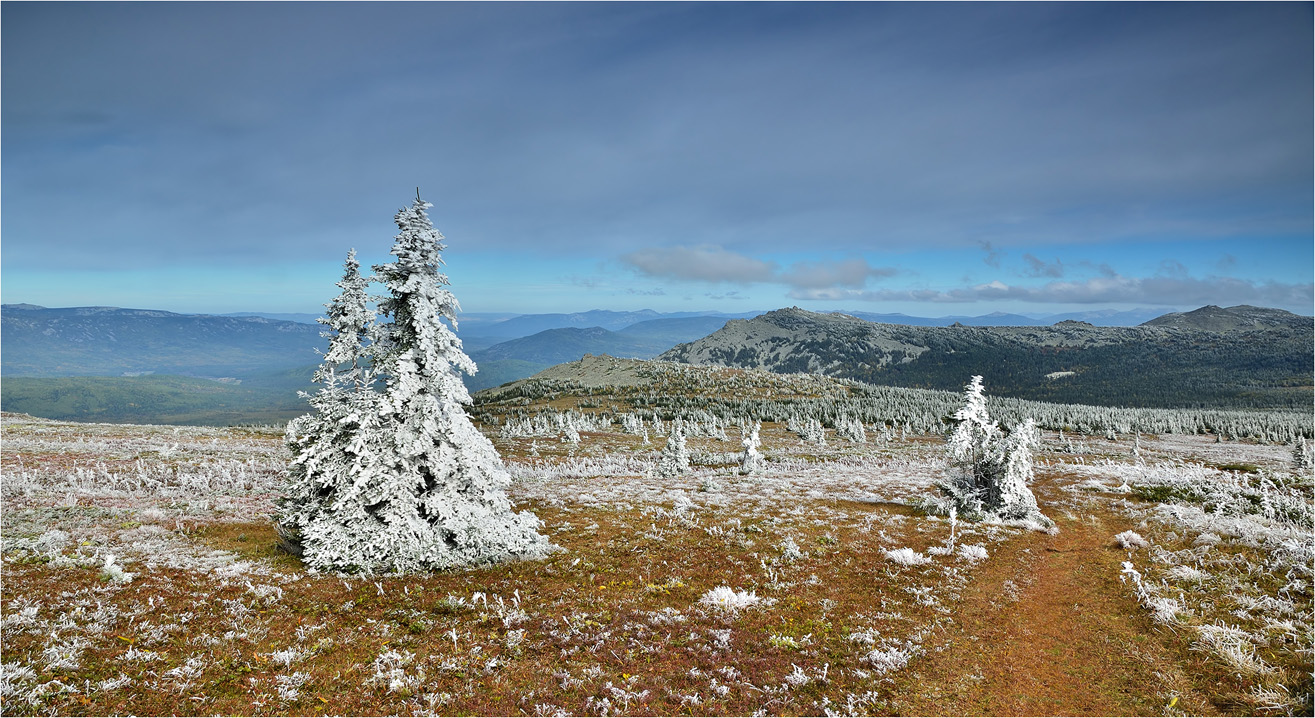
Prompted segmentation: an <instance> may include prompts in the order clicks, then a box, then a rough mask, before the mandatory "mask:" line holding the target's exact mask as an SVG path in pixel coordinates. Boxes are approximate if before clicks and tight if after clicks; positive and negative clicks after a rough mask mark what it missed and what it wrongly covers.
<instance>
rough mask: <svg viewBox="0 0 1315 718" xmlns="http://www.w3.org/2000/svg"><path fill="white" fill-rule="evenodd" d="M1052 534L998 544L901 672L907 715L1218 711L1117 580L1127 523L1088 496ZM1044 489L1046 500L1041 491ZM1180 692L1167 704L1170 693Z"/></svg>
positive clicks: (1053, 511) (1049, 488) (1051, 508)
mask: <svg viewBox="0 0 1315 718" xmlns="http://www.w3.org/2000/svg"><path fill="white" fill-rule="evenodd" d="M1036 488H1037V489H1038V490H1037V494H1038V498H1039V499H1040V500H1041V503H1042V510H1043V511H1045V512H1047V514H1048V515H1050V516H1051V517H1052V518H1054V519H1056V521H1057V523H1058V524H1059V527H1060V533H1059V535H1057V536H1048V535H1044V534H1030V535H1025V536H1020V537H1018V538H1016V539H1014V540H1013V541H1011V542H1009V543H1007V544H1001V545H998V546H997V548H996V554H995V556H993V557H992V560H991V562H990V563H989V565H988V566H986V567H984V568H983V569H982V571H981V573H980V574H979V575H977V576H976V577H974V579H973V580H972V582H971V583H970V584H969V586H968V587H967V588H966V589H965V590H964V593H963V596H962V601H961V602H960V603H959V604H957V605H956V606H955V609H956V610H955V614H954V619H955V628H953V629H951V631H950V632H949V634H948V635H946V636H944V637H943V638H944V639H945V640H944V641H943V642H942V644H941V645H942V646H943V648H942V650H940V651H939V652H937V651H935V650H933V651H931V652H929V654H928V655H926V656H924V657H923V658H922V659H921V660H919V661H918V662H917V663H916V664H915V665H913V666H911V670H910V672H909V674H907V675H906V676H905V677H904V678H903V679H902V683H903V685H902V686H901V690H899V691H897V692H896V693H897V695H901V701H900V703H899V704H898V705H897V706H896V709H897V710H898V711H899V712H900V713H902V714H906V715H1037V716H1039V715H1164V714H1166V712H1169V713H1174V714H1182V713H1188V714H1195V715H1214V714H1217V713H1218V709H1217V708H1215V707H1214V706H1213V705H1211V704H1210V703H1209V702H1208V701H1207V700H1206V699H1205V698H1204V697H1202V696H1201V695H1200V694H1199V693H1197V692H1195V691H1194V690H1193V689H1192V687H1191V683H1190V680H1189V679H1188V678H1187V676H1186V675H1185V673H1184V671H1183V670H1182V669H1181V668H1180V667H1179V665H1178V663H1177V661H1176V660H1175V658H1174V657H1173V655H1172V654H1171V652H1170V651H1169V650H1168V649H1167V648H1165V646H1164V643H1163V642H1162V641H1161V639H1160V637H1159V636H1157V635H1155V634H1154V633H1153V629H1152V625H1151V622H1150V620H1149V618H1148V617H1147V615H1146V613H1145V612H1144V611H1142V610H1141V609H1140V607H1139V606H1138V605H1137V604H1136V602H1135V601H1134V600H1133V599H1132V598H1131V597H1130V596H1129V594H1128V592H1127V590H1126V589H1125V588H1124V587H1123V586H1122V585H1121V583H1120V581H1119V568H1120V564H1121V562H1122V561H1123V559H1124V558H1125V555H1124V553H1123V552H1122V551H1120V550H1118V549H1117V548H1115V547H1114V545H1113V541H1112V539H1113V537H1114V535H1115V534H1117V533H1119V532H1121V531H1124V530H1126V529H1128V528H1130V526H1128V525H1127V524H1126V520H1124V519H1120V518H1119V517H1116V516H1114V515H1112V514H1110V513H1108V512H1106V511H1102V510H1100V509H1099V507H1097V506H1095V505H1093V506H1091V507H1090V510H1083V511H1081V512H1075V514H1077V515H1076V516H1075V517H1074V518H1066V517H1065V516H1064V514H1065V512H1064V511H1063V510H1062V509H1060V508H1059V507H1058V506H1056V505H1055V500H1054V499H1058V498H1059V497H1060V494H1059V492H1058V491H1057V490H1056V489H1055V487H1054V486H1053V485H1042V486H1038V487H1036ZM1048 498H1049V499H1052V500H1051V501H1047V500H1046V499H1048ZM1175 697H1176V698H1177V701H1176V702H1175V704H1174V706H1173V709H1172V710H1170V709H1169V703H1170V702H1171V701H1173V700H1174V698H1175Z"/></svg>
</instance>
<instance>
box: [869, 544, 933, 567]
mask: <svg viewBox="0 0 1315 718" xmlns="http://www.w3.org/2000/svg"><path fill="white" fill-rule="evenodd" d="M881 553H883V554H885V555H886V560H888V561H891V562H894V563H897V564H900V565H901V566H922V565H925V564H929V563H931V558H930V557H928V556H924V555H922V554H920V553H918V552H917V551H914V550H913V549H911V548H898V549H894V550H890V549H882V550H881Z"/></svg>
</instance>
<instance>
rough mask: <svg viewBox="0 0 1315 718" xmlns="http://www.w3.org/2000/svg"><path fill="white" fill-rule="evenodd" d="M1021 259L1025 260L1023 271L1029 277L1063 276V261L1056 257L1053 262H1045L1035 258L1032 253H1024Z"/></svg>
mask: <svg viewBox="0 0 1315 718" xmlns="http://www.w3.org/2000/svg"><path fill="white" fill-rule="evenodd" d="M1023 261H1024V262H1027V269H1026V270H1025V273H1026V274H1027V276H1029V277H1062V276H1064V263H1063V262H1061V261H1059V260H1058V259H1056V260H1055V261H1054V262H1051V263H1049V264H1047V263H1046V262H1043V261H1041V260H1040V259H1037V258H1036V256H1034V255H1032V254H1024V255H1023Z"/></svg>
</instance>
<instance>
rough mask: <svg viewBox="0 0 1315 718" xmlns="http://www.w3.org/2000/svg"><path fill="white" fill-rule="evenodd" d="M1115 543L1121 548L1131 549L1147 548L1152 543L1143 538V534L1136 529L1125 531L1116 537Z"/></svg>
mask: <svg viewBox="0 0 1315 718" xmlns="http://www.w3.org/2000/svg"><path fill="white" fill-rule="evenodd" d="M1114 543H1115V544H1117V545H1118V547H1119V548H1123V549H1128V550H1131V551H1136V550H1137V549H1139V548H1146V547H1147V546H1150V545H1151V543H1150V542H1149V541H1147V540H1146V539H1145V538H1142V535H1141V534H1139V533H1137V532H1136V531H1124V532H1123V533H1121V534H1119V535H1118V536H1115V537H1114Z"/></svg>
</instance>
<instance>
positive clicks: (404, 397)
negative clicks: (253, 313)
mask: <svg viewBox="0 0 1315 718" xmlns="http://www.w3.org/2000/svg"><path fill="white" fill-rule="evenodd" d="M431 206H432V205H430V204H429V203H428V202H424V201H422V200H420V199H419V197H417V198H416V201H415V202H414V203H412V204H411V206H410V207H409V208H407V209H403V210H400V211H399V212H398V213H397V216H396V218H395V219H396V222H397V226H398V228H399V229H400V230H401V231H400V233H399V234H398V235H397V236H396V238H395V242H394V244H393V250H392V254H393V255H394V256H395V257H396V261H394V262H392V263H389V264H382V265H376V266H375V267H374V271H375V276H374V279H375V280H377V281H378V282H380V283H381V284H383V285H384V287H385V288H386V289H387V290H388V294H387V295H385V296H383V297H382V298H381V301H380V302H379V304H378V311H379V315H380V316H381V317H383V318H386V319H389V321H387V322H378V321H376V320H375V315H374V314H373V313H372V312H370V311H369V310H368V308H366V305H365V302H366V296H365V293H364V289H363V287H364V280H362V279H361V278H360V276H359V274H358V273H357V271H356V270H357V265H356V263H355V256H354V255H349V256H348V262H347V269H346V272H345V275H344V278H343V281H342V282H340V283H339V285H338V286H340V287H342V289H343V293H342V295H341V296H340V297H339V298H338V299H336V300H335V301H334V302H333V303H331V304H329V305H327V306H328V308H329V312H328V319H327V320H325V322H324V323H325V324H327V325H328V326H329V327H330V329H331V330H332V331H331V332H330V348H329V351H328V353H326V355H325V358H324V364H323V365H322V366H321V368H320V370H319V371H318V372H317V373H316V380H317V381H318V382H320V384H321V389H320V390H319V391H318V392H316V394H314V395H313V396H310V397H309V399H310V403H311V405H312V406H313V407H314V408H315V410H316V411H315V413H314V414H307V415H305V416H302V417H299V418H297V419H295V420H293V421H292V422H290V423H289V424H288V429H287V443H288V447H289V448H290V449H291V451H292V454H293V460H292V464H291V466H290V467H289V468H288V472H287V479H286V482H285V486H284V497H283V499H282V500H281V502H280V506H279V512H278V516H277V519H276V520H277V524H278V528H279V533H280V536H281V537H282V543H283V545H284V546H285V548H287V549H288V550H289V551H291V552H293V553H294V554H298V555H301V556H302V557H303V559H304V560H305V561H306V563H307V564H308V565H309V566H310V567H311V568H313V569H316V570H321V571H361V572H389V571H399V572H401V571H421V570H435V569H444V568H449V567H453V566H463V565H469V564H476V563H487V562H493V561H502V560H508V559H516V558H536V557H540V556H543V555H544V554H546V553H547V552H548V551H549V550H551V548H552V547H551V545H550V544H549V543H548V540H547V538H546V537H544V536H542V535H540V534H539V533H538V528H539V526H540V522H539V520H538V518H536V517H535V516H534V515H533V514H531V513H528V512H522V513H516V512H514V511H512V509H511V502H510V501H509V500H508V499H507V496H506V487H507V486H508V485H509V484H510V482H511V478H510V476H509V475H508V474H507V471H506V469H505V468H504V467H503V465H502V461H501V459H500V458H499V457H498V454H497V452H496V451H495V450H494V448H493V444H492V443H491V442H490V441H489V440H488V439H487V438H486V437H484V435H483V434H481V433H480V432H479V431H478V430H477V429H476V428H475V427H474V425H473V424H472V423H471V422H470V419H469V418H468V417H467V416H466V413H465V408H464V405H466V404H469V403H470V395H469V394H468V393H467V391H466V388H465V386H464V385H463V383H462V381H461V377H460V375H459V373H458V371H459V370H460V371H465V372H467V373H474V372H475V364H474V362H472V361H471V360H470V358H469V357H468V356H466V354H465V352H463V351H462V349H461V340H459V339H458V338H457V336H456V334H455V333H454V331H453V330H454V329H455V327H456V315H457V310H458V305H457V301H456V298H455V297H453V296H452V294H451V292H449V291H448V290H447V289H446V288H445V286H446V285H447V283H448V281H447V277H446V276H444V275H443V274H442V273H440V272H439V271H438V270H439V267H440V266H442V264H443V261H442V258H441V257H440V252H441V250H443V249H444V248H445V247H444V245H443V244H442V241H441V240H442V239H443V236H442V235H441V234H439V233H438V231H437V230H435V229H434V227H433V225H432V224H431V223H430V221H429V217H428V215H427V214H426V212H425V210H426V209H427V208H429V207H431ZM442 319H445V320H446V321H447V322H448V323H450V324H451V328H449V326H448V324H445V323H444V322H443V321H441V320H442ZM367 339H368V340H369V343H368V345H365V344H363V342H364V341H365V340H367ZM343 366H347V367H349V368H347V369H346V372H347V376H349V377H350V378H351V382H350V385H347V384H345V383H344V382H343V381H340V377H339V369H340V367H343ZM380 385H381V386H380Z"/></svg>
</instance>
